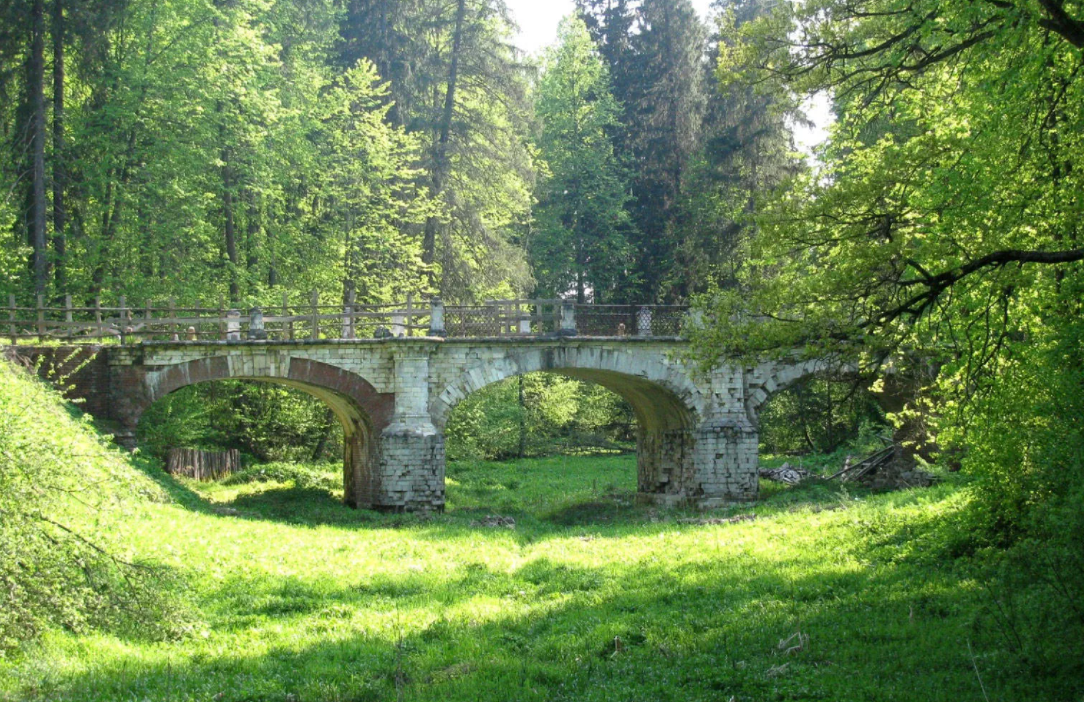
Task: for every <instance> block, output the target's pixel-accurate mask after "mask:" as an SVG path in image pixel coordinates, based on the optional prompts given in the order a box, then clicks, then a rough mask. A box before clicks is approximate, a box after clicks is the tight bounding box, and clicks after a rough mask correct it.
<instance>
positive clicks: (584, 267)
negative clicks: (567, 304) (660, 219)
mask: <svg viewBox="0 0 1084 702" xmlns="http://www.w3.org/2000/svg"><path fill="white" fill-rule="evenodd" d="M537 110H538V117H539V119H540V120H541V122H542V134H541V136H540V138H539V151H540V154H541V157H542V159H543V161H544V162H545V165H546V166H547V167H548V174H547V177H546V178H545V179H544V180H543V181H542V182H541V184H540V187H539V190H538V192H539V196H538V199H539V204H538V207H537V209H536V221H537V229H536V231H535V232H534V233H533V236H532V239H531V242H530V254H531V262H532V264H533V266H534V273H535V277H536V279H537V280H538V284H539V291H540V292H541V294H543V295H545V296H553V295H564V294H566V293H568V292H569V291H575V293H576V299H577V301H579V302H585V301H587V300H588V298H590V299H591V300H593V301H594V302H602V301H608V300H609V299H610V298H611V297H612V295H613V293H614V291H615V290H616V289H617V287H618V284H619V283H620V282H621V281H622V280H623V279H624V277H625V276H626V274H627V271H628V267H629V245H628V236H629V234H630V230H631V226H630V225H631V222H630V218H629V215H628V212H627V210H626V209H625V205H626V204H627V202H628V200H629V195H628V186H627V184H626V177H625V175H626V174H625V173H624V170H623V169H622V168H621V166H620V164H619V163H618V159H617V156H616V154H615V153H614V147H613V144H612V143H611V141H610V136H611V134H612V133H614V132H615V131H617V129H618V128H619V127H620V123H619V122H618V114H619V111H620V110H619V106H618V103H617V101H616V100H614V98H613V95H611V93H610V86H609V76H608V71H607V68H606V64H605V63H604V62H603V60H602V58H601V57H600V56H599V54H598V53H597V51H596V50H595V46H594V44H593V43H592V41H591V36H590V35H589V34H588V32H587V27H586V26H585V25H584V23H583V21H581V20H580V19H579V18H569V19H566V20H565V21H564V22H563V23H562V24H561V27H560V30H559V35H558V45H557V47H556V48H555V49H553V50H551V52H550V54H549V56H548V57H547V61H546V67H545V73H544V74H543V76H542V80H541V82H540V84H539V89H538V107H537Z"/></svg>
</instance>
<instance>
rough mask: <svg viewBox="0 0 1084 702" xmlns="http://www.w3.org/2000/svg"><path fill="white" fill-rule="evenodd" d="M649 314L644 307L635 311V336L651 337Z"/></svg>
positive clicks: (647, 309)
mask: <svg viewBox="0 0 1084 702" xmlns="http://www.w3.org/2000/svg"><path fill="white" fill-rule="evenodd" d="M651 313H652V310H651V308H650V307H646V306H645V307H640V308H638V309H637V310H636V336H651Z"/></svg>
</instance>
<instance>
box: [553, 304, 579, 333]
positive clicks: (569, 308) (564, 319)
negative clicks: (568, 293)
mask: <svg viewBox="0 0 1084 702" xmlns="http://www.w3.org/2000/svg"><path fill="white" fill-rule="evenodd" d="M557 335H558V336H576V305H575V304H573V302H572V301H571V300H565V301H563V302H562V303H561V328H560V329H559V330H558V331H557Z"/></svg>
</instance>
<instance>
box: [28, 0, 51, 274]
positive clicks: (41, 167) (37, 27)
mask: <svg viewBox="0 0 1084 702" xmlns="http://www.w3.org/2000/svg"><path fill="white" fill-rule="evenodd" d="M30 24H31V32H32V35H33V40H32V43H31V47H30V56H29V57H28V58H27V73H28V75H27V89H28V91H29V93H30V95H29V97H30V100H29V104H30V153H31V163H32V166H31V172H32V185H31V203H30V204H31V208H30V231H29V237H28V238H29V240H30V242H29V243H30V246H31V249H32V254H31V256H32V258H31V264H32V268H33V272H34V292H35V293H36V294H39V295H42V294H44V293H45V282H46V280H47V278H48V276H49V268H48V260H47V258H46V248H45V210H46V203H45V2H44V0H34V4H33V6H32V8H31V15H30Z"/></svg>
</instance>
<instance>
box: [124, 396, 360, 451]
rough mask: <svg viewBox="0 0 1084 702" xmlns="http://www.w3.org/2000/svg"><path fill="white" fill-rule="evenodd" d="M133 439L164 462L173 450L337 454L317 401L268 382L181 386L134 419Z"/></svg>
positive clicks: (337, 428) (334, 431)
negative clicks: (136, 425)
mask: <svg viewBox="0 0 1084 702" xmlns="http://www.w3.org/2000/svg"><path fill="white" fill-rule="evenodd" d="M139 440H140V442H141V444H142V445H143V446H144V447H145V448H146V450H148V451H149V452H150V453H152V454H153V455H155V456H157V457H159V458H162V459H164V458H165V456H166V454H167V453H168V451H169V449H171V448H177V447H188V448H202V449H207V450H225V449H231V448H236V449H240V450H241V452H242V453H243V454H245V458H246V460H251V459H255V460H256V461H280V460H302V461H308V460H327V459H335V458H338V457H341V456H342V427H341V425H340V424H339V423H338V421H337V420H336V419H335V416H334V414H332V412H331V410H330V409H329V408H328V407H327V405H325V404H324V403H323V402H322V401H320V400H317V399H316V398H314V397H312V396H310V395H308V394H306V393H304V392H301V391H300V390H292V389H289V388H285V387H282V386H279V385H272V384H269V383H254V382H244V381H235V380H224V381H220V382H214V383H203V384H199V385H192V386H189V387H187V388H182V389H181V390H178V391H177V392H174V393H171V394H169V395H167V396H166V397H164V398H162V399H161V400H159V401H158V402H156V403H155V404H154V405H152V406H151V407H150V408H149V409H148V410H147V411H146V412H144V413H143V416H142V418H141V419H140V431H139Z"/></svg>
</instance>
